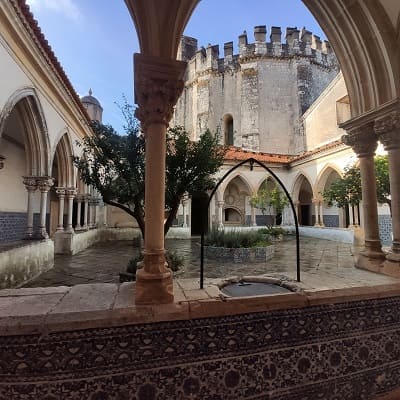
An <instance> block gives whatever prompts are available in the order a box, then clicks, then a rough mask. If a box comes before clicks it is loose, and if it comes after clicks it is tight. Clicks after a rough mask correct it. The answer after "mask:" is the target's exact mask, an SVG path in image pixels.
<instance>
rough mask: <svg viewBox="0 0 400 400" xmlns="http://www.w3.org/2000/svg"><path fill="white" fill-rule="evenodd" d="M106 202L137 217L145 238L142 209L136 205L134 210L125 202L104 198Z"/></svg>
mask: <svg viewBox="0 0 400 400" xmlns="http://www.w3.org/2000/svg"><path fill="white" fill-rule="evenodd" d="M103 201H104V203H106V204H108V205H110V206H113V207H117V208H120V209H121V210H123V211H125V212H126V213H127V214H129V215H130V216H131V217H133V218H135V220H136V222H137V223H138V225H139V228H140V231H141V233H142V237H143V238H144V219H143V214H142V213H141V212H140V209H138V207H137V206H135V209H134V211H132V210H131V209H130V208H129V207H127V206H125V205H124V204H120V203H117V202H115V201H112V200H104V199H103Z"/></svg>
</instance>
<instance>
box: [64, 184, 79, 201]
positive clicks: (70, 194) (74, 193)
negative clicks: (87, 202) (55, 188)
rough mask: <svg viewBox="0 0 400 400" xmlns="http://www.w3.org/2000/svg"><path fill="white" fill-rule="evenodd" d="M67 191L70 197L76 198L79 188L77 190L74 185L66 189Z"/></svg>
mask: <svg viewBox="0 0 400 400" xmlns="http://www.w3.org/2000/svg"><path fill="white" fill-rule="evenodd" d="M65 193H66V195H67V197H68V198H69V199H70V198H72V199H73V198H74V197H75V196H76V193H77V190H76V188H74V187H70V188H67V189H66V190H65Z"/></svg>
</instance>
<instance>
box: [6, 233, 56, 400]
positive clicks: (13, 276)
mask: <svg viewBox="0 0 400 400" xmlns="http://www.w3.org/2000/svg"><path fill="white" fill-rule="evenodd" d="M53 265H54V243H53V241H52V240H42V241H23V242H20V243H18V245H15V246H13V247H12V248H7V247H6V248H4V247H3V248H1V249H0V289H4V288H13V287H18V286H20V285H21V284H23V283H24V282H27V281H29V280H31V279H33V278H35V277H36V276H37V275H39V274H41V273H42V272H45V271H47V270H49V269H50V268H52V267H53ZM0 398H1V396H0Z"/></svg>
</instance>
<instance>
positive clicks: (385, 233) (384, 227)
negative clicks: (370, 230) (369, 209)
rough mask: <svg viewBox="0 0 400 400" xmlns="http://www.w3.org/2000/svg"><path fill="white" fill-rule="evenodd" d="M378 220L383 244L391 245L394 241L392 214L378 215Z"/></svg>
mask: <svg viewBox="0 0 400 400" xmlns="http://www.w3.org/2000/svg"><path fill="white" fill-rule="evenodd" d="M378 221H379V236H380V238H381V241H382V244H384V245H390V244H391V243H392V218H391V217H390V215H378Z"/></svg>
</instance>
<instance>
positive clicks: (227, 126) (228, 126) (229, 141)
mask: <svg viewBox="0 0 400 400" xmlns="http://www.w3.org/2000/svg"><path fill="white" fill-rule="evenodd" d="M224 139H225V140H224V142H225V144H226V145H228V146H233V117H232V115H230V114H228V115H225V117H224Z"/></svg>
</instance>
